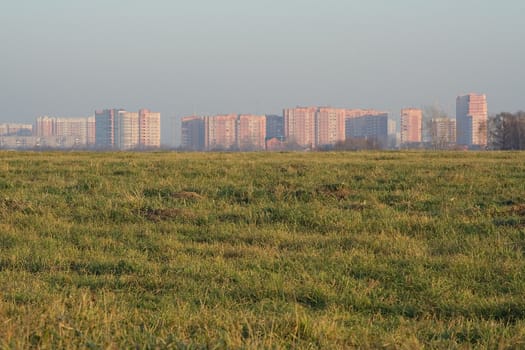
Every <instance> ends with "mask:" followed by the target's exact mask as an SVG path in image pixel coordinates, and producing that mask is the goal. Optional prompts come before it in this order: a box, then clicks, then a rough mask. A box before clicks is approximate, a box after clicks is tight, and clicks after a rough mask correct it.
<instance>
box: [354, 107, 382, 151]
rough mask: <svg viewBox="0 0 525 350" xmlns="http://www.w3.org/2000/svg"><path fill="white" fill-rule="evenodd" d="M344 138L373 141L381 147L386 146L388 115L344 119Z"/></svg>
mask: <svg viewBox="0 0 525 350" xmlns="http://www.w3.org/2000/svg"><path fill="white" fill-rule="evenodd" d="M346 138H347V139H351V138H360V139H368V140H374V141H376V142H378V144H379V145H380V146H381V147H386V146H387V144H388V113H382V114H377V115H364V116H360V117H353V118H347V119H346Z"/></svg>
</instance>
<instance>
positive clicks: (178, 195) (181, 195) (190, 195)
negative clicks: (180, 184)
mask: <svg viewBox="0 0 525 350" xmlns="http://www.w3.org/2000/svg"><path fill="white" fill-rule="evenodd" d="M171 197H172V198H175V199H185V200H191V201H200V200H201V199H203V198H204V197H203V196H201V195H200V194H198V193H197V192H187V191H181V192H174V193H172V194H171Z"/></svg>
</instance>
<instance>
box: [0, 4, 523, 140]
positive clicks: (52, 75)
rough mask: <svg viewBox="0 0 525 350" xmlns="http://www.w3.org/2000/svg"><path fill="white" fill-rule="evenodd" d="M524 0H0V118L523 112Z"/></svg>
mask: <svg viewBox="0 0 525 350" xmlns="http://www.w3.org/2000/svg"><path fill="white" fill-rule="evenodd" d="M524 14H525V1H523V0H500V1H495V0H484V1H480V0H477V1H474V0H440V1H437V0H436V1H422V0H395V1H394V0H367V1H364V0H359V1H357V0H322V1H321V0H319V1H315V0H265V1H254V0H221V1H217V0H193V1H182V0H148V1H146V0H143V1H138V0H90V1H81V0H46V1H41V0H16V1H15V0H0V45H1V47H0V104H1V106H2V107H1V109H0V111H1V112H0V122H32V121H33V120H34V119H35V118H36V117H37V116H42V115H50V116H63V117H74V116H88V115H92V114H93V112H94V110H95V109H103V108H124V109H127V110H130V111H135V110H138V109H139V108H149V109H151V110H154V111H158V112H161V114H162V129H163V142H164V143H166V144H167V143H171V141H172V138H173V136H172V135H171V134H172V131H173V129H172V128H173V127H176V128H177V129H176V130H175V134H176V135H175V136H174V138H175V139H174V141H175V143H177V142H178V136H179V135H178V126H179V125H178V124H179V123H178V118H180V117H182V116H186V115H192V114H198V115H212V114H219V113H257V114H280V113H282V109H283V108H285V107H294V106H297V105H301V106H304V105H319V106H327V105H330V106H333V107H341V108H343V107H344V108H377V109H382V110H386V111H389V112H390V113H391V115H392V116H393V117H396V116H397V115H398V114H399V110H400V109H401V108H403V107H425V106H438V107H440V108H441V109H443V110H444V111H446V112H447V113H449V114H450V116H452V117H454V113H455V112H454V111H455V98H456V96H457V95H460V94H465V93H469V92H478V93H485V94H486V95H487V101H488V109H489V113H491V114H495V113H499V112H501V111H510V112H514V111H517V110H523V109H525V84H524V83H523V82H525V63H524V61H523V57H525V45H524V44H525V24H524V20H523V15H524Z"/></svg>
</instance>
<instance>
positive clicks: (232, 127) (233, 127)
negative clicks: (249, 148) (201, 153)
mask: <svg viewBox="0 0 525 350" xmlns="http://www.w3.org/2000/svg"><path fill="white" fill-rule="evenodd" d="M204 133H205V134H204V140H205V141H204V146H205V148H206V150H209V151H211V150H228V149H232V148H236V147H237V114H226V115H216V116H213V117H206V118H205V119H204Z"/></svg>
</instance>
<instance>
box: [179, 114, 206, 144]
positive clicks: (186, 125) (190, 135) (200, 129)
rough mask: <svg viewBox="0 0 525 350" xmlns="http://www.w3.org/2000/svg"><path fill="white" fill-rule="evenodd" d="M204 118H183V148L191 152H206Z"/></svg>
mask: <svg viewBox="0 0 525 350" xmlns="http://www.w3.org/2000/svg"><path fill="white" fill-rule="evenodd" d="M204 134H205V132H204V118H203V117H197V116H190V117H184V118H182V122H181V147H182V148H183V149H185V150H189V151H203V150H204V144H205V142H204V141H205V140H204Z"/></svg>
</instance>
